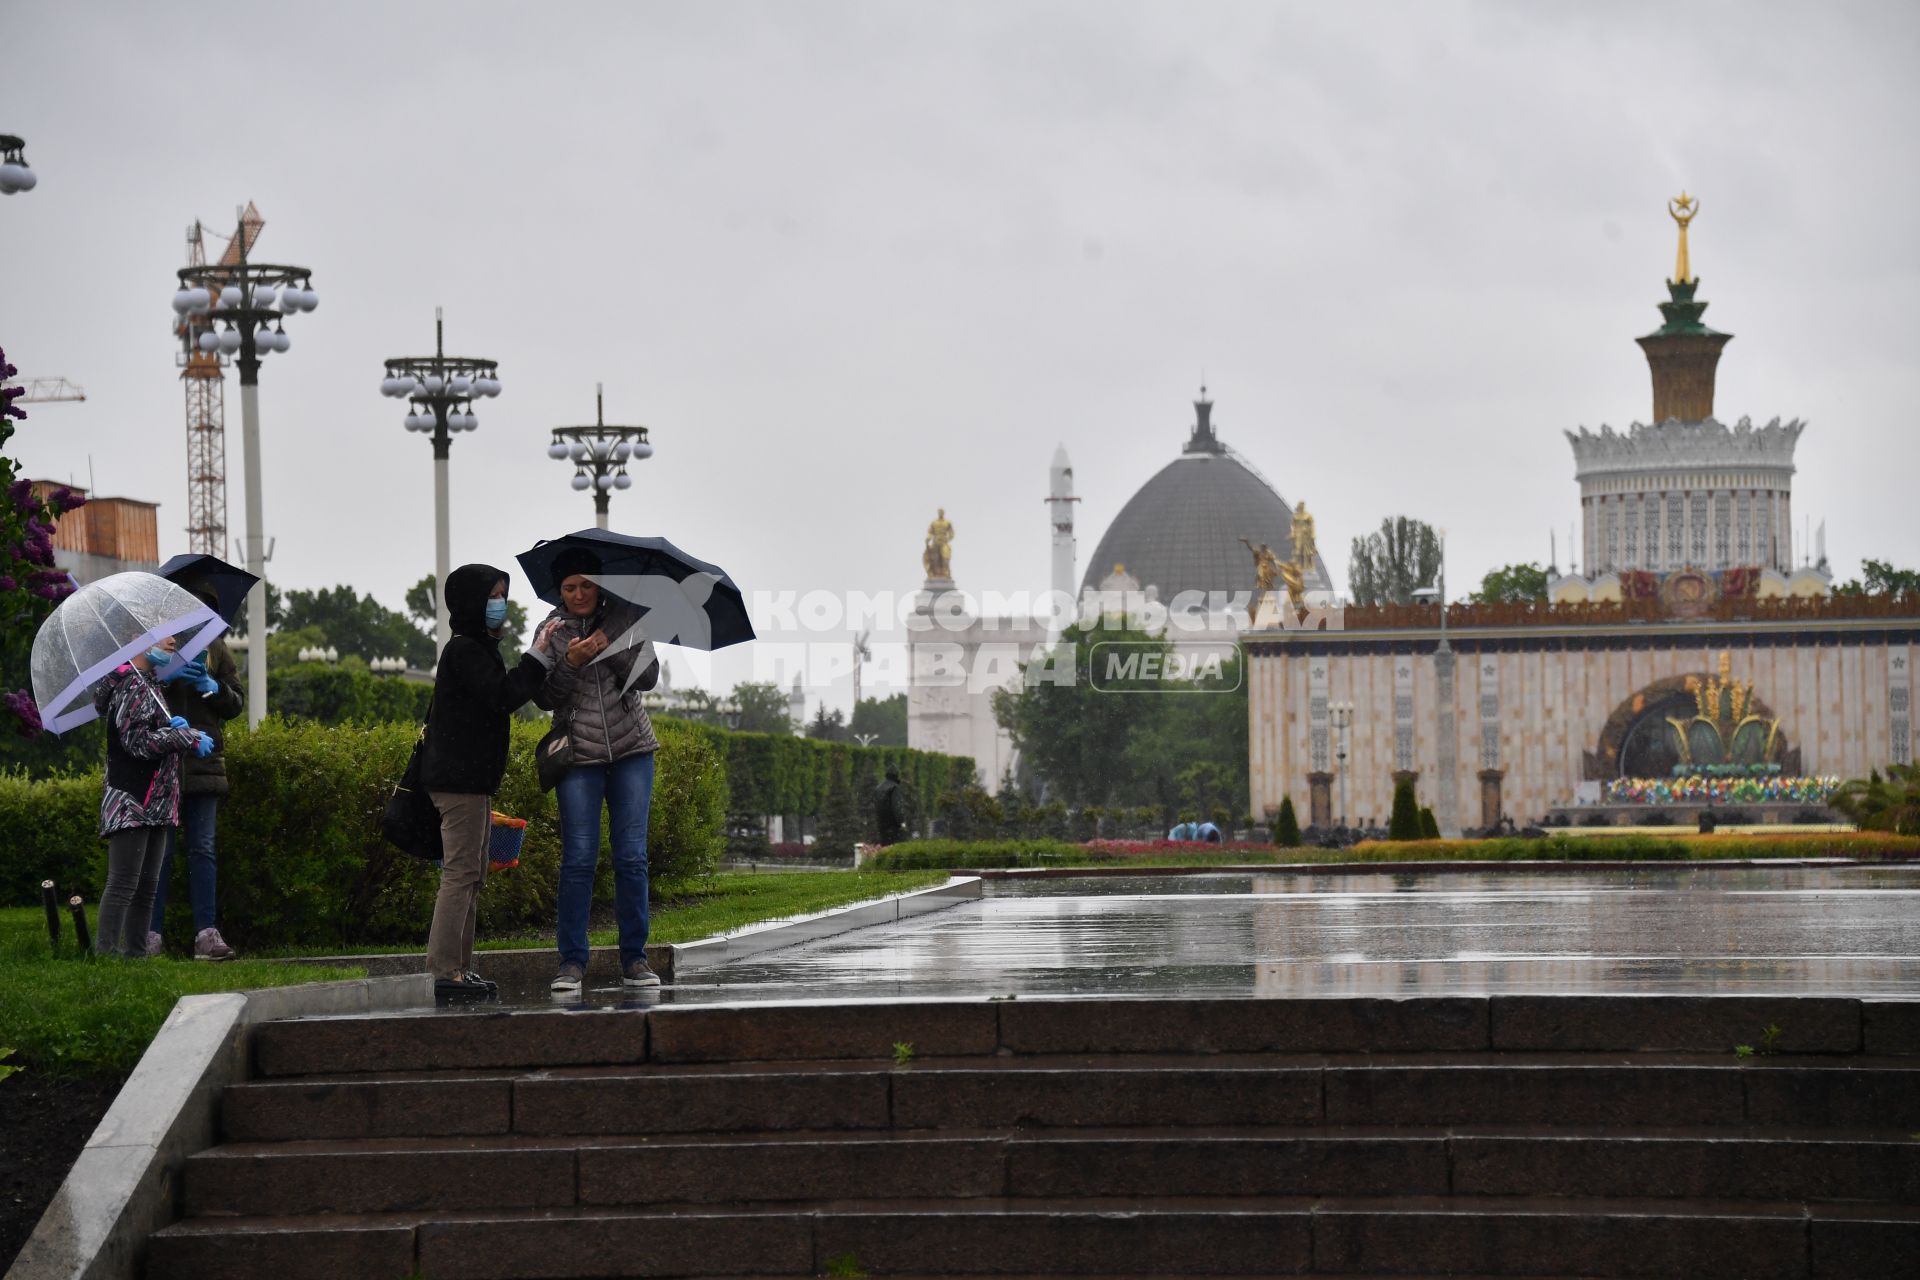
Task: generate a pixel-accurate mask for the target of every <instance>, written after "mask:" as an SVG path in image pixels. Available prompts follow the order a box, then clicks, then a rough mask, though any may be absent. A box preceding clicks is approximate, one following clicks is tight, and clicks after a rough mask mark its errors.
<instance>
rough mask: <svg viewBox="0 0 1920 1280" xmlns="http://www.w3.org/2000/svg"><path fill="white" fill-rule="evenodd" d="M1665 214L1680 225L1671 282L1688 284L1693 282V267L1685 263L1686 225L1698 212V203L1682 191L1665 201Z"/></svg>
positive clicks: (1694, 197) (1695, 198)
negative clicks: (1677, 252)
mask: <svg viewBox="0 0 1920 1280" xmlns="http://www.w3.org/2000/svg"><path fill="white" fill-rule="evenodd" d="M1667 212H1668V213H1669V214H1671V215H1672V216H1673V220H1674V221H1675V222H1677V223H1679V224H1680V253H1679V256H1678V257H1677V258H1676V259H1675V260H1674V264H1673V282H1674V283H1675V284H1690V283H1692V281H1693V266H1692V264H1691V263H1689V262H1688V261H1687V224H1688V223H1689V222H1692V221H1693V219H1694V216H1695V215H1696V214H1698V213H1699V212H1700V201H1699V198H1698V197H1696V196H1690V195H1688V194H1687V193H1686V192H1685V191H1682V192H1681V193H1680V194H1679V195H1678V196H1677V197H1675V198H1674V199H1672V200H1669V201H1667Z"/></svg>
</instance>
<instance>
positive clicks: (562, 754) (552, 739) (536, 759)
mask: <svg viewBox="0 0 1920 1280" xmlns="http://www.w3.org/2000/svg"><path fill="white" fill-rule="evenodd" d="M562 661H565V659H562ZM568 702H569V706H567V707H562V708H560V709H558V710H556V711H555V712H554V713H553V725H552V727H551V728H549V729H548V730H547V733H546V736H545V737H543V738H541V739H540V743H539V745H538V746H536V747H534V749H533V767H534V770H535V772H537V773H538V774H539V775H540V789H541V790H542V791H551V790H553V789H554V788H555V787H557V786H559V785H560V779H562V778H564V777H566V776H567V770H569V769H571V768H573V711H572V709H571V702H572V700H571V699H569V700H568Z"/></svg>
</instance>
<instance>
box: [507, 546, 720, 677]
mask: <svg viewBox="0 0 1920 1280" xmlns="http://www.w3.org/2000/svg"><path fill="white" fill-rule="evenodd" d="M581 551H585V552H587V553H589V554H590V555H591V556H592V559H593V561H595V562H597V563H598V565H599V568H598V569H597V570H595V571H594V572H593V574H592V577H593V578H594V580H595V581H596V582H598V583H599V584H600V589H601V590H602V591H605V592H606V593H607V594H609V595H612V596H617V597H619V598H620V599H622V600H625V601H626V602H627V603H628V604H631V605H634V606H636V607H638V608H639V609H640V611H641V614H642V616H643V617H644V618H645V619H646V622H647V628H646V629H647V633H648V635H649V637H650V638H651V639H653V640H656V641H659V642H661V643H663V644H677V645H683V646H685V647H687V648H689V649H707V650H711V649H724V648H726V647H727V646H728V645H730V644H739V643H741V642H742V641H744V640H751V639H753V623H752V622H751V621H749V620H748V618H747V605H746V601H745V600H743V599H742V598H741V596H740V588H739V587H737V586H735V585H734V583H733V579H732V578H730V577H728V576H727V572H726V570H724V569H722V568H720V567H719V566H718V565H712V564H708V563H707V562H706V561H704V560H696V559H694V558H693V557H692V556H690V555H688V554H687V553H686V552H684V551H682V550H680V548H678V547H676V546H674V545H673V544H672V543H671V542H668V541H667V540H666V539H665V538H637V537H634V536H632V535H630V534H624V533H613V532H610V531H609V530H606V529H582V530H580V531H579V532H578V533H570V534H568V535H566V536H565V537H564V538H554V539H552V540H551V541H541V542H538V543H535V544H534V546H533V547H532V548H531V549H530V550H527V551H523V552H521V553H520V554H519V555H518V556H516V557H515V559H516V560H518V561H519V563H520V568H521V569H522V570H524V571H525V573H526V575H527V578H528V580H529V581H530V582H531V583H532V584H533V589H534V592H535V594H537V595H538V596H539V597H540V598H541V599H542V600H545V601H546V602H547V603H548V604H554V605H557V604H559V603H560V584H559V583H558V582H557V581H555V579H554V572H553V570H554V565H555V563H556V562H557V561H559V560H560V558H561V557H562V556H563V555H568V553H573V555H572V556H570V557H569V558H570V559H577V557H578V553H579V552H581Z"/></svg>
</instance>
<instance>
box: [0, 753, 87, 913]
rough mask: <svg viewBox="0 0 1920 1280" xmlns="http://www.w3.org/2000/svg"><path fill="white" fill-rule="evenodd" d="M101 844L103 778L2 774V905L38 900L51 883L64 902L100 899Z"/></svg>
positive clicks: (0, 780) (0, 889)
mask: <svg viewBox="0 0 1920 1280" xmlns="http://www.w3.org/2000/svg"><path fill="white" fill-rule="evenodd" d="M103 848H104V846H103V845H102V844H101V843H100V775H99V774H97V773H95V774H93V775H91V776H87V775H80V776H60V777H54V778H50V779H48V780H46V781H44V782H32V781H29V780H28V778H27V776H26V775H25V774H22V773H0V903H11V904H13V905H16V906H25V905H27V904H29V903H36V902H39V901H40V882H41V881H42V880H52V881H53V883H54V886H55V888H57V889H58V890H59V891H60V897H61V900H62V901H65V899H66V898H67V897H68V895H70V894H75V893H77V894H79V895H80V896H81V897H83V898H85V899H87V901H89V902H97V901H99V898H100V886H101V883H102V880H103V877H104V873H105V870H106V860H105V858H104V856H103V855H102V853H101V850H102V849H103Z"/></svg>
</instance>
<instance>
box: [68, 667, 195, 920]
mask: <svg viewBox="0 0 1920 1280" xmlns="http://www.w3.org/2000/svg"><path fill="white" fill-rule="evenodd" d="M176 647H177V646H176V642H175V640H174V639H173V637H171V636H169V637H168V638H167V639H165V640H162V641H161V642H160V643H159V644H157V645H155V646H154V647H153V648H151V649H148V650H147V651H146V652H145V653H140V654H136V655H134V656H133V657H132V658H131V659H129V660H128V662H127V665H125V666H123V667H118V668H116V669H115V670H114V671H113V673H112V674H111V675H109V676H108V677H107V678H106V679H105V680H103V681H101V682H100V687H99V688H98V689H96V690H94V694H93V705H94V708H95V710H97V711H99V713H100V718H101V720H102V721H104V722H105V724H106V726H107V777H106V786H105V788H104V789H103V790H102V792H101V794H100V837H101V839H103V840H105V841H106V842H107V887H106V888H105V889H103V890H101V891H100V931H99V933H98V934H96V935H95V937H94V940H93V946H94V950H96V951H100V952H108V953H113V954H117V955H123V956H129V957H139V956H144V955H146V953H147V918H148V917H149V916H150V915H152V914H153V894H154V889H155V886H157V885H158V884H159V882H160V865H161V863H162V861H163V860H164V859H165V857H166V852H167V832H168V831H169V830H170V829H172V827H173V826H174V824H175V823H177V822H179V821H180V766H181V759H182V757H183V756H184V755H185V754H186V753H187V752H189V751H191V752H194V753H195V754H196V755H202V756H204V755H206V754H207V753H208V752H210V751H212V750H213V739H212V738H210V737H208V736H207V735H206V734H204V733H202V732H200V731H199V730H198V729H193V728H189V727H188V725H187V722H186V721H185V720H184V719H182V718H181V717H179V716H176V715H172V714H171V713H169V712H168V710H167V702H166V698H165V697H164V696H163V695H162V694H161V692H160V686H159V685H158V684H157V683H156V682H155V680H154V676H153V671H154V668H155V667H158V666H163V665H165V663H166V661H167V658H168V655H169V654H171V653H172V652H173V650H174V649H175V648H176Z"/></svg>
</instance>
